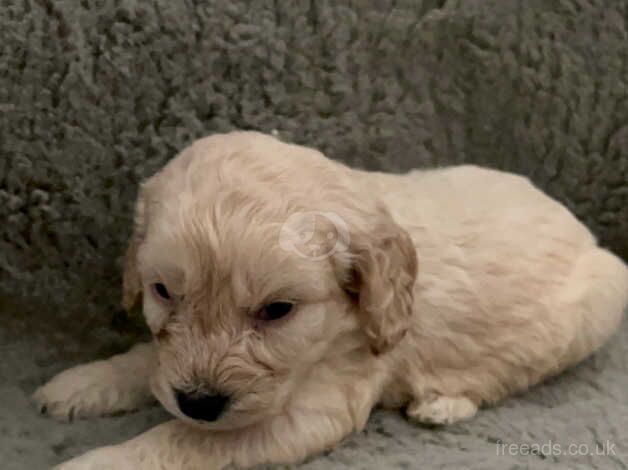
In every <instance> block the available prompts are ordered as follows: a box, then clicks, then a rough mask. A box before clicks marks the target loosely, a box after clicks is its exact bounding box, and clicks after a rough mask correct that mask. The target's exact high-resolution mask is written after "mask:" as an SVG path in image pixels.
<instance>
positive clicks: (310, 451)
mask: <svg viewBox="0 0 628 470" xmlns="http://www.w3.org/2000/svg"><path fill="white" fill-rule="evenodd" d="M377 381H381V377H375V378H374V377H368V378H366V379H364V381H363V383H362V384H361V385H360V383H358V382H359V379H358V380H357V381H355V382H356V383H357V384H358V386H356V387H352V388H351V390H350V392H349V393H350V394H349V396H348V395H347V390H346V389H345V388H338V389H333V388H332V385H330V386H329V387H323V389H321V388H319V387H312V388H311V389H309V391H308V393H305V394H304V395H301V396H299V397H298V399H295V401H294V403H297V406H298V404H305V405H306V406H305V407H304V408H298V409H291V408H289V409H288V410H286V412H285V414H282V415H279V416H274V417H269V418H267V419H265V420H263V421H261V422H259V423H257V424H253V425H251V426H248V427H246V428H241V429H234V430H226V431H207V430H203V429H199V428H196V427H193V426H190V425H188V424H186V423H184V422H182V421H178V420H175V421H170V422H167V423H164V424H161V425H159V426H156V427H154V428H153V429H150V430H149V431H147V432H145V433H144V434H141V435H139V436H138V437H136V438H134V439H131V440H130V441H127V442H125V443H123V444H120V445H116V446H109V447H101V448H99V449H95V450H93V451H91V452H88V453H86V454H84V455H81V456H79V457H77V458H75V459H72V460H70V461H68V462H65V463H63V464H61V465H60V466H59V467H58V469H57V470H79V469H81V470H96V469H99V470H114V469H115V470H149V469H150V470H152V469H155V468H160V469H163V470H219V469H223V468H226V467H228V468H233V467H235V468H248V467H254V466H256V465H263V464H291V463H296V462H299V461H302V460H304V459H305V458H307V457H309V456H312V455H316V454H317V453H319V452H322V451H324V450H326V449H330V448H332V447H333V446H335V445H336V444H338V442H340V441H341V440H342V439H343V438H344V437H345V436H347V435H348V434H350V433H351V432H353V431H356V430H357V431H359V430H361V429H362V428H363V427H364V426H365V424H366V421H367V419H368V416H369V414H370V411H371V409H372V407H373V405H374V404H375V402H376V401H377V393H378V392H377V391H378V390H379V389H380V386H379V385H378V383H379V382H377Z"/></svg>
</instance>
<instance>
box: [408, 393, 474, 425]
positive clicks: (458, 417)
mask: <svg viewBox="0 0 628 470" xmlns="http://www.w3.org/2000/svg"><path fill="white" fill-rule="evenodd" d="M477 411H478V407H477V406H476V405H475V403H473V402H472V401H471V400H469V399H468V398H466V397H444V396H438V397H436V398H435V399H434V400H432V401H428V402H419V401H415V402H412V403H411V404H410V406H408V409H407V413H408V416H410V417H412V418H414V419H416V420H417V421H419V422H420V423H424V424H452V423H455V422H457V421H462V420H465V419H469V418H471V417H473V416H474V415H475V413H476V412H477Z"/></svg>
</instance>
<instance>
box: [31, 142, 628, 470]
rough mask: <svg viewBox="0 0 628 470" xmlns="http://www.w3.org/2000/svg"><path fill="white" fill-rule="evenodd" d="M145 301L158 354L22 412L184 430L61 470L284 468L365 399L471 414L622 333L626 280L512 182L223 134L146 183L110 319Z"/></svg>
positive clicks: (450, 417) (58, 388)
mask: <svg viewBox="0 0 628 470" xmlns="http://www.w3.org/2000/svg"><path fill="white" fill-rule="evenodd" d="M140 295H142V296H143V309H144V315H145V317H146V321H147V323H148V326H149V327H150V329H151V331H152V333H153V335H154V341H153V342H152V344H150V345H149V344H144V345H140V346H137V347H135V348H134V349H132V350H131V351H129V352H128V353H126V354H122V355H120V356H116V357H113V358H111V359H109V360H106V361H99V362H95V363H92V364H87V365H83V366H79V367H76V368H73V369H70V370H68V371H66V372H63V373H61V374H60V375H58V376H57V377H55V378H53V379H52V380H51V381H50V382H49V383H48V384H46V385H44V386H43V387H42V388H40V389H39V390H38V391H37V392H36V394H35V398H36V400H37V402H38V403H39V404H40V406H42V407H45V409H46V411H47V412H48V413H49V414H51V415H54V416H57V417H61V418H68V417H69V416H71V415H74V416H87V415H98V414H104V413H112V412H116V411H120V410H130V409H133V408H136V407H137V406H139V405H140V404H142V403H144V402H146V401H148V400H149V399H150V396H151V393H150V390H152V393H153V394H154V395H155V396H156V397H157V398H158V399H159V401H160V402H161V403H162V404H163V406H164V407H165V408H166V409H167V410H169V411H170V412H171V413H172V414H173V415H175V416H176V417H177V418H178V419H176V420H173V421H171V422H167V423H165V424H162V425H160V426H157V427H156V428H154V429H151V430H149V431H148V432H146V433H144V434H142V435H140V436H138V437H136V438H134V439H132V440H130V441H128V442H125V443H122V444H118V445H114V446H110V447H103V448H99V449H96V450H94V451H91V452H88V453H87V454H85V455H82V456H80V457H78V458H75V459H74V460H71V461H69V462H66V463H65V464H62V465H61V467H60V468H62V469H63V470H69V469H116V470H124V469H129V470H131V469H132V470H138V469H186V470H192V469H204V470H205V469H220V468H224V467H226V466H228V465H233V466H235V467H249V466H252V465H256V464H262V463H280V462H286V463H287V462H297V461H300V460H302V459H304V458H305V457H307V456H309V455H312V454H315V453H317V452H320V451H322V450H324V449H328V448H330V447H333V446H334V445H335V444H337V443H338V442H339V441H340V440H341V439H342V438H343V437H345V436H346V435H347V434H349V433H351V432H354V431H359V430H361V429H362V428H364V426H365V424H366V421H367V419H368V417H369V413H370V412H371V409H372V408H373V407H374V406H375V405H376V404H377V403H380V404H383V405H384V406H387V407H407V413H408V415H409V416H410V417H412V418H414V419H416V420H418V421H421V422H427V423H438V424H441V423H442V424H444V423H452V422H454V421H458V420H461V419H467V418H470V417H472V416H473V415H474V414H475V413H476V411H477V409H478V406H480V405H482V404H493V403H495V402H497V401H498V400H500V399H502V398H504V397H506V396H507V395H509V394H512V393H515V392H519V391H523V390H525V389H527V388H528V387H530V386H532V385H534V384H536V383H538V382H539V381H540V380H542V379H543V378H545V377H547V376H550V375H553V374H556V373H557V372H559V371H561V370H563V369H564V368H565V367H567V366H570V365H572V364H575V363H576V362H578V361H580V360H581V359H583V358H584V357H585V356H587V355H588V354H590V353H591V352H593V351H595V350H596V349H597V348H598V347H599V346H600V345H601V344H602V343H603V342H604V341H605V340H606V339H607V338H608V337H609V336H610V335H611V334H612V333H613V332H614V331H615V330H616V328H617V326H618V324H619V323H620V321H621V318H622V314H623V311H624V309H625V307H626V304H627V303H628V270H627V268H626V266H625V265H624V264H623V263H622V261H620V260H619V259H618V258H616V257H615V256H614V255H612V254H611V253H609V252H608V251H606V250H604V249H601V248H599V247H598V246H597V245H596V242H595V239H594V238H593V236H592V235H591V233H590V232H589V231H588V230H587V229H586V228H585V227H584V226H583V225H582V224H581V223H579V222H578V221H577V220H576V219H575V218H574V217H573V216H572V215H571V214H570V213H569V212H568V211H567V209H565V208H564V207H563V206H562V205H560V204H559V203H557V202H556V201H553V200H552V199H550V198H549V197H547V196H546V195H544V194H543V193H542V192H540V191H539V190H537V189H536V188H535V187H534V186H532V185H531V184H530V183H529V182H528V180H526V179H525V178H522V177H520V176H515V175H512V174H508V173H502V172H498V171H493V170H487V169H483V168H478V167H473V166H460V167H453V168H445V169H437V170H431V171H412V172H410V173H408V174H405V175H390V174H383V173H369V172H363V171H357V170H352V169H349V168H347V167H345V166H343V165H341V164H340V163H337V162H334V161H331V160H329V159H327V158H325V157H324V156H323V155H322V154H320V153H319V152H317V151H315V150H312V149H309V148H305V147H300V146H296V145H289V144H286V143H282V142H280V141H279V140H277V139H275V138H272V137H269V136H265V135H262V134H258V133H253V132H234V133H230V134H225V135H215V136H212V137H209V138H206V139H202V140H199V141H197V142H196V143H194V144H193V145H192V146H191V147H189V148H187V149H185V150H184V151H183V152H182V153H181V154H180V155H179V156H177V157H176V158H175V159H173V160H172V161H171V162H170V163H169V164H168V165H166V167H165V168H164V169H163V170H162V171H160V172H159V173H158V174H156V175H155V176H153V177H152V178H150V179H149V180H148V181H147V182H146V183H145V184H144V185H143V186H142V188H141V191H140V195H139V199H138V203H137V215H136V226H135V233H134V235H133V238H132V240H131V242H130V246H129V249H128V253H127V260H126V268H125V273H124V302H123V303H124V305H125V306H126V307H127V308H131V307H132V306H133V305H134V304H135V302H136V300H138V299H139V296H140ZM149 383H150V387H149Z"/></svg>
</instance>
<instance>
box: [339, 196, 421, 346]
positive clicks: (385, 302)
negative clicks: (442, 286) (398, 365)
mask: <svg viewBox="0 0 628 470" xmlns="http://www.w3.org/2000/svg"><path fill="white" fill-rule="evenodd" d="M377 212H378V213H377V215H376V217H374V218H373V216H372V215H371V216H370V217H368V219H370V220H373V219H374V220H375V223H374V224H369V225H370V227H368V228H364V226H363V228H361V229H357V230H354V231H353V233H351V234H350V236H351V239H350V240H349V247H348V252H346V253H341V254H340V256H341V257H342V258H343V261H341V262H340V263H337V267H339V265H342V264H344V266H343V267H341V268H340V269H341V270H342V271H343V273H340V274H339V275H340V276H341V283H342V285H343V288H344V289H345V291H347V292H348V293H349V294H350V295H351V296H352V297H354V298H355V301H356V302H357V304H358V315H359V317H360V318H359V320H360V323H361V326H362V328H363V330H364V333H365V334H366V336H367V338H368V341H369V344H370V346H371V351H373V353H374V354H376V355H378V354H382V353H385V352H387V351H389V350H390V349H391V348H392V347H394V346H395V345H396V344H397V343H398V342H399V341H400V340H401V339H402V338H403V336H404V335H405V333H406V332H407V330H408V328H409V326H410V324H411V321H412V315H413V308H414V305H413V304H414V302H413V299H414V283H415V281H416V277H417V271H418V260H417V254H416V250H415V248H414V243H413V242H412V239H411V238H410V235H408V233H407V232H406V231H405V230H404V229H403V228H401V226H399V225H398V224H397V223H396V222H395V221H394V220H393V218H392V216H391V215H390V214H389V213H388V211H387V210H386V209H385V208H383V207H380V208H378V210H377ZM337 261H338V260H337ZM347 265H348V266H347ZM347 268H348V269H347Z"/></svg>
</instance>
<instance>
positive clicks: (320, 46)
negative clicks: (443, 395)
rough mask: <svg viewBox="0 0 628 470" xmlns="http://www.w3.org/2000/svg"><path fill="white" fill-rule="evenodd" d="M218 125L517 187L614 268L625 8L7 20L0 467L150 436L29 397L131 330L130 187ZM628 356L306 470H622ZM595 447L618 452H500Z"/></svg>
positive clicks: (491, 7)
mask: <svg viewBox="0 0 628 470" xmlns="http://www.w3.org/2000/svg"><path fill="white" fill-rule="evenodd" d="M233 128H253V129H258V130H262V131H267V132H268V131H271V130H273V129H276V130H277V131H278V132H279V134H280V136H281V137H283V138H284V139H286V140H291V141H296V142H299V143H304V144H308V145H312V146H316V147H318V148H320V149H322V150H323V151H325V152H326V153H327V154H328V155H330V156H332V157H334V158H338V159H341V160H344V161H346V162H348V163H350V164H353V165H359V166H363V167H366V168H371V169H384V170H390V171H400V170H405V169H408V168H411V167H421V166H432V165H441V164H447V163H458V162H463V161H468V162H474V163H479V164H486V165H490V166H493V167H497V168H501V169H507V170H511V171H516V172H519V173H524V174H527V175H529V176H530V177H531V178H532V179H533V180H534V181H535V182H536V183H537V184H539V185H540V186H541V187H543V188H544V189H546V190H547V191H548V192H549V193H550V194H552V195H553V196H555V197H557V198H559V199H560V200H561V201H563V202H564V203H566V204H567V205H568V206H569V207H570V208H571V209H572V210H573V211H574V212H575V213H576V214H577V215H578V216H579V217H580V218H581V219H582V220H584V221H585V222H586V223H587V224H588V225H589V226H590V227H591V228H592V229H593V230H594V231H595V233H596V234H597V235H598V236H599V237H600V239H601V240H602V242H603V243H604V244H605V245H608V246H610V247H612V248H613V249H614V250H615V251H616V252H617V253H619V254H621V255H622V256H624V257H626V256H628V2H626V1H619V0H618V1H603V0H561V1H551V2H549V1H545V0H536V1H535V0H526V1H523V0H521V1H514V0H512V1H511V0H493V1H490V0H448V1H442V0H423V1H422V0H405V1H404V0H398V1H392V0H355V1H347V2H332V1H312V2H306V1H300V0H294V1H282V2H276V1H275V2H272V1H249V2H231V1H228V2H219V1H215V2H214V1H206V2H200V1H194V0H188V1H183V0H180V1H179V0H177V1H170V0H153V1H137V0H116V1H109V0H94V1H87V0H80V1H79V0H54V1H53V0H23V1H11V0H5V1H2V2H0V155H1V159H0V217H1V219H2V221H3V222H4V223H2V224H1V225H0V315H1V316H2V317H1V321H0V341H1V342H0V348H2V349H1V350H0V352H1V353H2V357H3V359H2V361H1V363H0V456H1V459H2V461H3V464H2V465H3V468H9V469H22V468H23V469H35V468H45V467H46V466H48V465H49V464H51V463H53V462H57V461H59V460H61V459H64V458H67V457H68V456H70V455H74V454H76V453H77V452H79V451H81V450H84V449H86V448H88V447H91V446H95V445H99V444H105V443H109V442H112V441H117V440H120V439H122V438H125V437H127V436H131V435H133V434H135V433H136V432H138V431H139V430H141V429H144V428H146V427H147V426H148V425H149V424H151V423H154V422H156V421H159V420H161V419H163V418H164V414H163V412H161V411H160V410H158V409H153V410H150V411H146V412H140V413H135V414H131V415H127V416H124V417H117V418H105V419H100V420H95V421H93V422H80V423H75V424H74V425H72V426H69V425H61V424H55V423H53V422H51V421H49V420H44V419H43V418H39V417H37V416H36V415H35V413H34V410H33V409H32V408H31V407H30V405H29V403H28V398H27V397H28V395H29V394H30V393H31V392H32V390H33V389H34V387H35V386H36V385H37V384H39V383H41V382H42V381H43V380H45V379H46V378H48V377H49V376H50V374H52V373H53V372H55V371H57V370H60V369H61V368H63V367H65V366H67V365H68V364H70V363H76V362H80V361H84V360H87V359H91V358H94V357H97V356H103V355H106V354H109V353H111V352H112V351H115V350H120V349H122V348H124V347H125V346H126V345H127V344H128V343H129V342H130V340H131V339H132V337H134V336H136V335H137V334H138V333H137V330H138V329H139V328H138V327H136V326H135V325H134V324H133V323H129V322H128V321H124V320H122V321H117V320H116V319H117V318H118V317H115V318H114V317H113V312H114V311H115V305H116V303H117V299H118V296H119V287H118V286H119V258H118V257H119V255H120V254H121V253H122V251H123V246H124V243H125V240H126V238H127V236H128V234H129V228H130V224H129V221H130V217H131V211H130V208H131V204H132V200H133V197H134V195H135V191H136V188H137V184H138V182H139V181H140V180H141V179H142V178H144V177H146V176H147V175H149V174H150V173H152V172H153V171H155V170H156V169H157V168H159V167H160V166H161V165H162V164H163V163H164V162H165V161H166V160H167V159H168V158H169V157H171V156H172V155H173V154H174V153H175V152H176V151H177V150H178V149H180V148H182V147H183V146H184V145H185V144H186V143H189V142H190V141H191V140H192V139H193V138H196V137H199V136H202V135H205V134H208V133H211V132H216V131H224V130H229V129H233ZM112 318H114V320H116V321H114V322H113V324H112ZM627 340H628V331H627V329H626V327H624V328H623V330H622V333H621V335H620V337H618V338H616V339H615V340H614V341H613V342H612V344H611V345H610V346H609V347H607V348H605V349H604V350H603V351H602V352H601V353H600V354H598V355H597V356H596V357H595V358H594V359H592V360H590V361H588V362H587V363H586V364H585V365H584V366H581V367H580V368H578V369H576V370H575V371H573V372H570V373H568V374H566V375H564V376H562V377H561V378H559V379H558V380H556V381H555V382H554V383H552V384H551V385H547V386H544V387H542V388H539V389H537V390H535V391H533V392H531V393H530V394H528V395H525V396H523V397H521V398H520V399H513V400H510V401H508V402H507V403H505V404H504V405H503V406H502V407H500V408H497V409H493V410H487V411H484V412H482V413H480V415H479V416H478V418H477V419H475V420H473V421H472V422H470V423H468V424H464V425H459V426H454V427H451V428H447V429H439V430H426V429H422V428H418V427H415V426H412V425H411V424H408V423H406V422H405V421H404V420H402V419H401V418H398V417H397V415H396V414H393V413H383V412H378V413H376V414H375V415H374V418H373V420H372V422H371V424H370V426H369V428H368V432H366V433H364V434H363V435H360V436H356V437H353V438H350V439H349V440H348V441H347V442H346V443H345V444H344V445H343V446H342V448H341V449H339V450H337V451H335V452H332V453H330V454H329V455H327V456H325V457H322V458H320V459H317V460H313V461H312V462H310V463H308V464H307V465H306V467H307V468H321V469H323V468H342V467H348V466H352V467H354V466H355V467H356V468H418V467H423V468H424V467H425V466H427V465H433V466H434V467H436V468H460V467H463V466H468V467H471V468H482V469H485V468H526V467H527V466H528V465H529V466H531V467H533V468H545V466H548V467H549V466H553V467H555V466H556V465H555V464H557V463H558V464H560V465H559V466H561V465H562V468H570V469H572V468H625V466H624V464H623V463H622V462H623V461H624V459H625V457H626V453H627V452H628V447H627V444H626V441H625V439H623V430H625V429H626V426H627V425H628V407H627V405H626V401H627V400H626V391H625V390H627V389H628V379H627V374H626V365H625V363H624V358H625V357H626V353H627V352H628V351H627V350H626V344H628V342H627ZM607 439H610V440H611V441H612V442H614V443H615V444H616V447H615V449H614V450H615V452H616V455H615V456H590V457H583V456H579V457H578V456H569V455H561V456H558V455H550V453H548V452H547V449H546V450H545V451H542V452H541V453H537V454H536V455H534V456H531V457H529V456H512V455H505V456H501V455H497V452H496V444H495V443H496V442H498V441H500V440H501V441H503V442H505V443H539V444H543V443H547V442H548V441H550V440H551V441H552V442H554V443H563V445H566V444H569V443H576V444H589V446H591V447H592V446H593V445H594V443H595V442H600V443H603V442H604V441H606V440H607ZM622 454H623V457H622Z"/></svg>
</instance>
